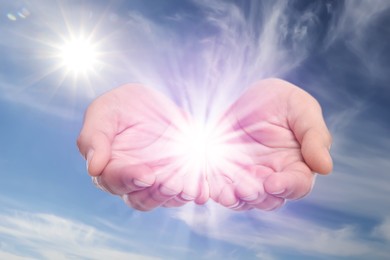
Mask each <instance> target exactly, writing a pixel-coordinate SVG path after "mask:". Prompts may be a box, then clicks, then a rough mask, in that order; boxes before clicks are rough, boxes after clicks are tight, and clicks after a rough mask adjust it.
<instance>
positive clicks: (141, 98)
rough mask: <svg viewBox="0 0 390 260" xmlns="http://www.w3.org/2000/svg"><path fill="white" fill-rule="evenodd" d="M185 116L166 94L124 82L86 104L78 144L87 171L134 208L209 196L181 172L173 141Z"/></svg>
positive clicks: (204, 187) (199, 200)
mask: <svg viewBox="0 0 390 260" xmlns="http://www.w3.org/2000/svg"><path fill="white" fill-rule="evenodd" d="M186 123H188V118H187V116H185V115H184V113H183V112H182V111H181V110H180V109H179V108H178V107H176V105H175V104H173V103H172V102H171V101H170V100H169V99H167V98H166V97H165V96H163V95H162V94H160V93H158V92H157V91H155V90H152V89H149V88H146V87H143V86H141V85H134V84H133V85H125V86H122V87H119V88H116V89H114V90H112V91H110V92H108V93H106V94H104V95H102V96H100V97H99V98H97V99H96V100H95V101H94V102H93V103H92V104H91V105H90V106H89V107H88V109H87V111H86V114H85V119H84V125H83V128H82V130H81V133H80V136H79V138H78V141H77V144H78V147H79V150H80V152H81V154H82V155H84V157H85V158H86V160H87V168H88V172H89V174H90V175H91V176H92V177H93V179H94V182H95V184H97V185H98V186H99V187H100V188H102V189H103V190H106V191H108V192H110V193H112V194H115V195H119V196H121V197H122V198H123V199H124V200H125V202H126V203H127V204H128V205H129V206H131V207H133V208H136V209H138V210H143V211H146V210H151V209H153V208H155V207H158V206H162V205H164V206H180V205H183V204H185V203H186V202H188V201H192V200H194V201H195V202H197V203H204V202H205V201H207V200H208V198H209V195H208V186H207V185H204V184H205V182H204V181H202V180H192V181H191V183H190V185H189V184H188V183H187V182H185V181H184V180H185V179H186V180H191V178H189V177H188V176H190V175H191V172H189V171H187V172H183V170H182V169H180V165H178V164H177V163H175V162H176V161H177V160H176V159H177V158H175V156H176V154H174V153H173V152H170V151H172V149H170V147H172V141H174V137H175V135H176V134H177V131H178V126H180V125H183V124H186Z"/></svg>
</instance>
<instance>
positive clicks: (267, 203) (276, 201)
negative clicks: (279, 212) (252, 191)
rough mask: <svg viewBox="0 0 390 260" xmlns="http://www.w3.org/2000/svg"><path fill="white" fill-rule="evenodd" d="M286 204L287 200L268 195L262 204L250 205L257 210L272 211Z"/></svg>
mask: <svg viewBox="0 0 390 260" xmlns="http://www.w3.org/2000/svg"><path fill="white" fill-rule="evenodd" d="M284 203H285V199H283V198H278V197H275V196H272V195H268V196H266V198H265V199H264V200H263V201H262V202H260V203H258V204H250V205H251V206H252V207H253V208H256V209H261V210H265V211H271V210H275V209H278V208H280V207H282V206H283V205H284Z"/></svg>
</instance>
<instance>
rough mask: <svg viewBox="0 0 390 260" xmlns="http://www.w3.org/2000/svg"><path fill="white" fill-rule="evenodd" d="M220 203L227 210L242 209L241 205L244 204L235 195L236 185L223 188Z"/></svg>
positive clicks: (219, 198)
mask: <svg viewBox="0 0 390 260" xmlns="http://www.w3.org/2000/svg"><path fill="white" fill-rule="evenodd" d="M218 202H219V203H220V204H221V205H222V206H224V207H227V208H232V209H235V208H240V207H241V205H240V203H244V202H242V201H240V200H239V199H238V198H237V196H236V194H235V187H234V184H227V185H225V187H223V189H222V191H221V194H220V195H219V197H218Z"/></svg>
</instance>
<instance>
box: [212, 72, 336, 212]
mask: <svg viewBox="0 0 390 260" xmlns="http://www.w3.org/2000/svg"><path fill="white" fill-rule="evenodd" d="M220 125H224V128H225V129H227V130H225V136H226V139H227V140H228V141H227V142H228V143H231V144H235V145H234V147H235V148H234V155H230V158H228V159H229V161H230V166H229V167H220V169H218V170H216V171H213V172H211V173H209V178H208V179H209V185H210V197H211V198H212V199H213V200H215V201H217V202H219V203H220V204H222V205H223V206H226V207H229V208H232V209H236V210H246V209H250V208H258V209H263V210H273V209H276V208H278V207H280V206H281V205H283V203H284V201H285V200H286V199H298V198H301V197H303V196H305V195H306V194H307V193H309V192H310V190H311V188H312V186H313V183H314V177H315V173H320V174H327V173H329V172H330V171H331V170H332V159H331V157H330V154H329V149H330V145H331V136H330V134H329V131H328V129H327V127H326V125H325V122H324V119H323V116H322V112H321V107H320V105H319V104H318V102H317V101H316V100H315V99H314V98H313V97H312V96H311V95H310V94H308V93H307V92H305V91H304V90H302V89H300V88H298V87H296V86H294V85H293V84H291V83H288V82H286V81H283V80H279V79H267V80H263V81H260V82H258V83H256V84H255V85H253V86H252V87H250V88H249V89H248V90H247V91H246V92H245V93H244V94H243V95H242V96H241V97H240V98H239V99H238V100H237V101H236V102H235V103H234V104H233V105H232V106H231V107H230V108H229V109H228V111H227V112H226V114H225V115H224V116H223V118H222V120H221V122H220Z"/></svg>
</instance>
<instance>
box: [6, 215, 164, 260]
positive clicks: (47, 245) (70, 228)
mask: <svg viewBox="0 0 390 260" xmlns="http://www.w3.org/2000/svg"><path fill="white" fill-rule="evenodd" d="M0 237H1V240H2V241H3V242H2V244H1V247H0V257H2V256H4V257H5V258H4V259H22V258H23V259H26V258H27V259H29V258H30V259H70V258H79V259H80V258H82V259H110V258H113V259H144V260H152V259H158V258H157V257H153V256H148V255H146V254H143V253H139V252H137V249H134V242H131V241H130V240H125V239H120V238H118V237H115V235H113V234H109V233H106V232H102V231H99V229H98V228H97V227H95V226H92V225H88V224H84V223H81V222H79V221H74V220H72V219H67V218H64V217H60V216H57V215H53V214H46V213H31V212H21V211H17V212H15V211H14V212H13V213H10V212H8V213H1V214H0ZM124 248H129V249H124Z"/></svg>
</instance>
